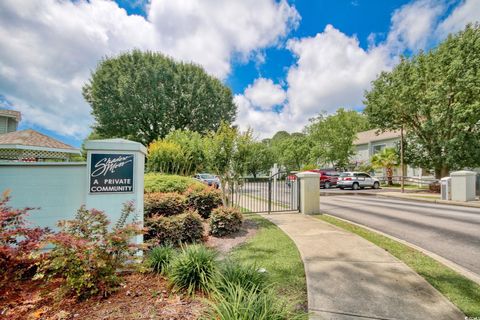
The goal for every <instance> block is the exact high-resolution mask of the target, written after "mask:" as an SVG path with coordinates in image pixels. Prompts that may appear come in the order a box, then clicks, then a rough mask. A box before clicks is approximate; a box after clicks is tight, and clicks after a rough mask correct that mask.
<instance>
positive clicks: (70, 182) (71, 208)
mask: <svg viewBox="0 0 480 320" xmlns="http://www.w3.org/2000/svg"><path fill="white" fill-rule="evenodd" d="M86 180H87V166H86V164H85V163H77V164H73V163H51V164H49V163H17V164H0V192H3V191H5V190H7V189H10V195H11V202H10V203H9V205H10V206H11V207H14V208H24V207H34V208H39V209H38V210H34V211H32V212H31V213H30V216H29V217H28V220H29V221H30V222H32V223H33V224H34V225H39V226H42V227H53V228H54V227H55V225H56V223H57V221H58V220H65V219H71V218H73V216H74V214H75V212H76V211H77V209H78V208H79V207H80V206H81V205H82V204H84V203H85V195H86V189H87V187H86Z"/></svg>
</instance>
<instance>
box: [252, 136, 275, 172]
mask: <svg viewBox="0 0 480 320" xmlns="http://www.w3.org/2000/svg"><path fill="white" fill-rule="evenodd" d="M249 151H250V152H249V155H248V160H247V164H246V166H247V173H249V174H251V175H253V177H254V178H256V177H257V175H258V174H259V173H260V172H268V170H269V169H270V168H271V167H272V166H273V163H274V162H273V161H274V159H273V153H272V150H271V148H269V146H268V144H267V143H265V142H254V143H252V145H251V147H250V150H249Z"/></svg>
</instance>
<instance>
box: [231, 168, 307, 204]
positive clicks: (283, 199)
mask: <svg viewBox="0 0 480 320" xmlns="http://www.w3.org/2000/svg"><path fill="white" fill-rule="evenodd" d="M233 189H234V190H233V191H232V194H231V201H232V204H233V205H234V206H236V207H240V208H244V209H247V210H249V211H251V212H268V213H270V212H281V211H299V209H300V181H299V179H298V178H297V176H296V175H294V174H291V173H290V172H278V173H276V174H274V175H273V176H271V177H257V178H253V177H248V178H241V179H240V180H239V181H238V182H237V185H235V188H233Z"/></svg>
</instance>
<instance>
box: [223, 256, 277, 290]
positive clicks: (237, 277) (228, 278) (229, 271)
mask: <svg viewBox="0 0 480 320" xmlns="http://www.w3.org/2000/svg"><path fill="white" fill-rule="evenodd" d="M267 281H268V278H267V273H265V272H260V271H259V269H258V268H257V267H256V266H255V265H252V264H249V265H245V264H240V263H236V262H233V261H230V260H227V261H226V262H225V263H224V264H223V265H222V268H221V276H220V277H219V280H218V283H217V284H216V288H217V289H218V290H220V291H221V292H224V291H227V290H228V286H229V284H237V285H239V286H240V287H242V288H243V289H245V290H247V291H250V290H252V289H254V288H256V289H257V290H259V291H260V290H263V289H265V288H266V286H267Z"/></svg>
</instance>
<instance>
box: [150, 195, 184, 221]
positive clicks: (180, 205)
mask: <svg viewBox="0 0 480 320" xmlns="http://www.w3.org/2000/svg"><path fill="white" fill-rule="evenodd" d="M144 210H145V215H146V216H147V217H151V216H153V215H156V214H158V215H162V216H174V215H177V214H180V213H183V212H184V211H185V210H187V197H185V196H184V195H182V194H179V193H175V192H168V193H161V192H153V193H147V194H146V195H145V198H144Z"/></svg>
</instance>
